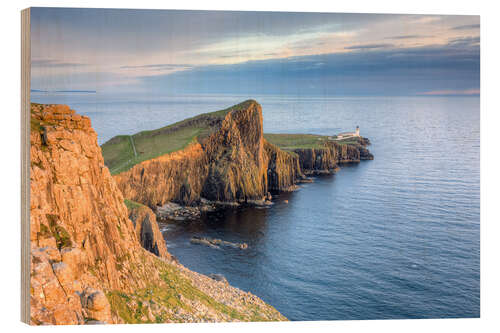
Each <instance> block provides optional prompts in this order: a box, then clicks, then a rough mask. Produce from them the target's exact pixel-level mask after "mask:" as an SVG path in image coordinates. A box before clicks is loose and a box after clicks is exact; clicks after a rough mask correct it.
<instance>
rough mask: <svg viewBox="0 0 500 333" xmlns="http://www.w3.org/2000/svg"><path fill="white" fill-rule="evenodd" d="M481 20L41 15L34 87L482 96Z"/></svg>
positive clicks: (35, 27) (115, 12) (60, 11)
mask: <svg viewBox="0 0 500 333" xmlns="http://www.w3.org/2000/svg"><path fill="white" fill-rule="evenodd" d="M479 21H480V20H479V16H455V15H392V14H391V15H385V14H342V13H285V12H229V11H179V10H120V9H76V8H74V9H70V8H33V9H32V12H31V44H32V45H31V61H32V67H31V75H32V82H31V88H32V89H33V90H43V91H68V90H85V91H97V92H98V93H107V92H109V93H117V92H121V93H135V92H137V93H141V92H142V93H144V92H150V93H155V94H166V95H168V94H183V93H188V94H190V93H214V94H217V93H219V94H231V93H233V94H247V95H248V94H295V95H297V94H299V95H302V94H313V95H317V94H318V95H327V96H399V95H410V96H416V95H423V96H426V95H429V96H432V95H477V94H479V89H480V84H479V82H480V77H479V69H480V46H479V45H480V35H479V30H480V29H479V26H480V22H479Z"/></svg>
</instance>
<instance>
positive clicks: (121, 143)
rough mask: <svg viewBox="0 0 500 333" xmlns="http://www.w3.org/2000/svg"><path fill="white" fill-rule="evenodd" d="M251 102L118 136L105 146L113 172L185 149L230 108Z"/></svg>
mask: <svg viewBox="0 0 500 333" xmlns="http://www.w3.org/2000/svg"><path fill="white" fill-rule="evenodd" d="M251 102H252V101H251V100H248V101H245V102H243V103H240V104H237V105H234V106H232V107H229V108H227V109H224V110H220V111H216V112H211V113H204V114H200V115H198V116H196V117H193V118H188V119H185V120H182V121H180V122H177V123H175V124H172V125H168V126H165V127H162V128H159V129H156V130H152V131H142V132H139V133H136V134H134V135H131V136H129V135H119V136H115V137H114V138H112V139H110V140H109V141H107V142H106V143H104V144H103V145H102V146H101V148H102V155H103V157H104V161H105V163H106V165H107V166H108V168H109V170H110V172H111V174H118V173H120V172H123V171H126V170H128V169H130V168H131V167H133V166H134V165H136V164H138V163H140V162H142V161H146V160H149V159H152V158H155V157H158V156H161V155H164V154H167V153H171V152H174V151H178V150H181V149H183V148H185V147H186V146H188V145H189V144H190V143H192V142H196V141H197V140H198V139H200V138H202V137H204V136H206V135H208V134H209V133H210V132H211V131H212V130H213V128H212V127H213V124H214V123H215V122H217V121H221V120H222V119H224V117H225V116H226V115H227V114H228V113H229V112H230V111H232V110H238V109H241V108H245V107H247V106H248V104H250V103H251ZM132 142H133V144H134V145H135V149H136V152H137V156H135V154H134V150H133V146H132Z"/></svg>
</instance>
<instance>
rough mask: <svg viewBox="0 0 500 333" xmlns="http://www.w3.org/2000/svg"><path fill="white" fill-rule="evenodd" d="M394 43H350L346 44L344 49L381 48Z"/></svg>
mask: <svg viewBox="0 0 500 333" xmlns="http://www.w3.org/2000/svg"><path fill="white" fill-rule="evenodd" d="M393 46H394V44H362V45H352V46H346V47H344V49H346V50H370V49H381V48H388V47H393Z"/></svg>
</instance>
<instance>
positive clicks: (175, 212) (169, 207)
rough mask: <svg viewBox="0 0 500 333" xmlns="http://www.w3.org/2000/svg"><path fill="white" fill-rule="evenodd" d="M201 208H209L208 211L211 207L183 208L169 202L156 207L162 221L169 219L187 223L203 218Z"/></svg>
mask: <svg viewBox="0 0 500 333" xmlns="http://www.w3.org/2000/svg"><path fill="white" fill-rule="evenodd" d="M201 207H207V208H206V210H204V211H208V210H209V209H210V208H209V205H204V206H200V207H196V206H193V207H191V206H181V205H179V204H176V203H174V202H167V203H165V204H164V205H163V206H159V207H156V214H157V215H158V217H159V218H161V219H168V220H174V221H186V220H195V219H198V218H200V216H201V211H202V209H201Z"/></svg>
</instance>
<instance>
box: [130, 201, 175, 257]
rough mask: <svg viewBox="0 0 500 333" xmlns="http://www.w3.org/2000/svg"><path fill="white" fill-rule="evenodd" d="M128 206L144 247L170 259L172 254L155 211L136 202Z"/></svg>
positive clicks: (138, 236) (136, 231)
mask: <svg viewBox="0 0 500 333" xmlns="http://www.w3.org/2000/svg"><path fill="white" fill-rule="evenodd" d="M127 208H128V213H129V218H130V220H131V221H132V222H133V223H134V227H135V233H136V235H137V238H138V240H139V242H140V243H141V245H142V247H143V248H145V249H146V250H148V251H149V252H151V253H153V254H155V255H157V256H159V257H162V258H167V259H169V258H170V254H169V253H168V252H167V246H166V243H165V240H164V239H163V235H162V234H161V231H160V228H159V227H158V223H157V222H156V215H155V213H154V212H153V211H152V210H151V209H150V208H149V207H147V206H144V205H141V204H136V203H130V204H128V205H127Z"/></svg>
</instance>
